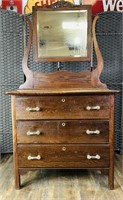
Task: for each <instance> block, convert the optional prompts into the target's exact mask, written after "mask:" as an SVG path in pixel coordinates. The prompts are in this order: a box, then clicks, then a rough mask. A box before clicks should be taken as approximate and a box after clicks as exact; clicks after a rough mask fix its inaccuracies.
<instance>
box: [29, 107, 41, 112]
mask: <svg viewBox="0 0 123 200" xmlns="http://www.w3.org/2000/svg"><path fill="white" fill-rule="evenodd" d="M39 110H40V108H39V107H35V108H31V107H27V108H26V111H28V112H31V111H36V112H38V111H39Z"/></svg>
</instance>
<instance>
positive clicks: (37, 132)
mask: <svg viewBox="0 0 123 200" xmlns="http://www.w3.org/2000/svg"><path fill="white" fill-rule="evenodd" d="M26 134H27V135H28V136H31V135H40V134H41V132H40V131H32V132H31V131H28V132H27V133H26Z"/></svg>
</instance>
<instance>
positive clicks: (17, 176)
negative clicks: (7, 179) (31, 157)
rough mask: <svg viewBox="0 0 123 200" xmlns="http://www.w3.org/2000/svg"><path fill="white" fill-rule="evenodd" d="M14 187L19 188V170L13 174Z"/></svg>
mask: <svg viewBox="0 0 123 200" xmlns="http://www.w3.org/2000/svg"><path fill="white" fill-rule="evenodd" d="M15 188H16V189H20V174H19V171H17V172H16V174H15Z"/></svg>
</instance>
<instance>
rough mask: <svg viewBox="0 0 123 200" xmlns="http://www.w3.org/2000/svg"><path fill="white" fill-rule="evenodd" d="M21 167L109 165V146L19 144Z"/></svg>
mask: <svg viewBox="0 0 123 200" xmlns="http://www.w3.org/2000/svg"><path fill="white" fill-rule="evenodd" d="M18 164H19V167H32V168H33V167H51V168H53V167H54V168H55V167H57V168H58V167H59V168H60V167H63V168H67V167H68V168H69V167H70V168H74V167H82V168H93V167H96V168H102V167H109V147H108V146H103V145H102V146H95V145H94V146H89V145H83V146H82V145H78V146H77V145H76V146H75V145H42V146H40V145H33V146H29V145H19V146H18Z"/></svg>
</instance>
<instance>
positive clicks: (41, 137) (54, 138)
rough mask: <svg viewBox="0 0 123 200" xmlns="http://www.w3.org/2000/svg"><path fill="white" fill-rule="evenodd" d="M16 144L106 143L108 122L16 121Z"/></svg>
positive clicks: (107, 139) (107, 140)
mask: <svg viewBox="0 0 123 200" xmlns="http://www.w3.org/2000/svg"><path fill="white" fill-rule="evenodd" d="M17 142H18V143H86V142H87V143H108V142H109V122H108V121H104V120H102V121H99V120H72V121H71V120H64V121H62V120H61V121H59V120H57V121H53V120H51V121H17Z"/></svg>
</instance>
